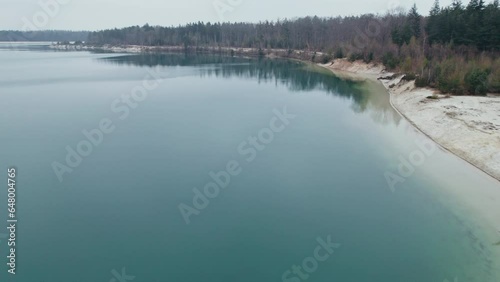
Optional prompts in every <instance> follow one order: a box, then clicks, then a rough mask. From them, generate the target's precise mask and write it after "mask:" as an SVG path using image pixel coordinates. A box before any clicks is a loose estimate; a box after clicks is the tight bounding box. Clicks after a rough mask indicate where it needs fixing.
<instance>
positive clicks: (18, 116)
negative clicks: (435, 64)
mask: <svg viewBox="0 0 500 282" xmlns="http://www.w3.org/2000/svg"><path fill="white" fill-rule="evenodd" d="M0 62H1V68H0V95H1V102H0V104H1V105H2V109H1V111H0V115H1V118H0V130H1V132H2V134H0V144H1V147H0V160H1V162H0V163H1V170H2V171H4V176H2V179H3V180H2V181H4V183H6V179H7V169H8V168H10V167H15V168H16V169H17V175H16V181H17V182H16V187H17V196H16V200H17V201H16V204H17V205H16V209H17V218H18V223H17V238H16V240H17V241H16V248H17V253H16V275H15V276H13V275H11V274H8V273H7V268H8V266H7V265H6V262H7V259H6V258H5V257H6V256H7V255H8V250H9V247H8V246H7V242H6V238H5V235H6V234H4V237H0V240H1V241H2V242H1V243H0V253H1V254H2V256H4V259H3V260H4V263H3V264H2V265H1V267H0V280H2V281H22V282H24V281H26V282H34V281H47V282H48V281H52V282H58V281H78V282H96V281H106V282H107V281H147V282H157V281H158V282H160V281H179V282H195V281H196V282H197V281H200V282H212V281H214V282H215V281H217V282H235V281H239V282H255V281H261V282H265V281H290V282H299V281H305V280H308V281H342V282H349V281H352V282H363V281H366V282H374V281H375V282H378V281H380V282H402V281H405V282H423V281H425V282H443V281H450V282H454V281H460V282H462V281H478V282H488V281H498V276H497V275H498V259H497V257H496V256H495V253H494V251H493V250H494V247H493V246H492V242H491V241H490V239H489V237H488V236H489V235H488V231H487V230H486V229H485V228H483V227H484V224H483V223H482V222H481V217H480V216H479V215H476V214H474V213H473V212H472V211H471V210H469V208H468V207H467V205H466V204H465V202H464V201H463V199H461V198H460V197H458V196H456V197H455V196H454V195H453V194H452V193H449V190H450V187H452V188H454V187H456V188H457V190H458V188H469V187H470V188H471V189H472V188H473V187H479V186H491V187H495V186H498V182H496V181H494V180H492V179H491V178H490V177H488V176H486V175H485V174H484V173H482V172H481V171H479V170H477V169H475V168H474V167H472V166H471V165H469V164H468V163H466V162H465V161H463V160H461V159H459V158H457V157H455V156H453V155H451V154H449V153H448V152H445V151H444V150H442V149H440V148H439V147H433V145H432V143H430V141H429V140H428V139H426V137H425V136H423V135H422V134H420V133H419V132H417V131H415V130H414V129H413V128H412V127H411V126H410V125H409V123H408V122H406V121H405V120H404V119H403V118H401V116H400V115H399V114H398V113H396V112H395V111H394V110H393V109H392V107H391V106H390V103H389V95H388V94H387V92H386V90H385V89H384V88H383V87H382V86H381V85H380V84H379V83H377V82H373V81H369V80H366V81H350V80H345V79H341V78H339V77H336V76H334V75H333V74H332V73H330V72H329V71H327V70H324V69H322V68H319V67H316V66H313V65H308V64H305V63H301V62H297V61H288V60H282V59H274V60H271V59H263V58H261V59H258V58H237V57H234V58H231V57H224V56H219V55H185V54H142V55H139V54H109V53H91V52H86V51H85V52H62V51H53V50H49V49H47V48H46V46H45V44H33V43H32V44H7V43H2V44H0ZM3 190H4V192H2V193H1V194H0V198H1V199H3V200H2V202H1V205H0V208H1V210H2V213H1V214H2V215H3V218H5V219H7V216H6V212H7V201H6V197H7V191H6V190H7V188H6V186H4V189H3ZM3 224H5V226H7V223H6V221H5V223H3ZM2 229H3V230H4V231H5V230H6V229H5V228H2ZM4 233H7V232H6V231H5V232H4ZM455 279H456V280H455Z"/></svg>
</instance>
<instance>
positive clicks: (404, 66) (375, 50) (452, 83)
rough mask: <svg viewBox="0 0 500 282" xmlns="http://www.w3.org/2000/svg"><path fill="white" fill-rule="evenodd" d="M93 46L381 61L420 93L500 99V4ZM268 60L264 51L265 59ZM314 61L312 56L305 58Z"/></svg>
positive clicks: (133, 33)
mask: <svg viewBox="0 0 500 282" xmlns="http://www.w3.org/2000/svg"><path fill="white" fill-rule="evenodd" d="M87 41H88V43H89V44H93V45H103V44H112V45H147V46H184V48H186V49H188V48H198V47H234V48H254V49H258V50H267V49H284V50H290V51H289V54H290V53H292V50H303V51H308V52H318V55H316V53H314V55H312V56H311V58H308V59H310V60H312V61H315V62H323V63H326V62H329V61H331V60H333V59H334V58H348V59H349V60H351V61H355V60H363V61H365V62H372V61H375V62H382V63H383V64H384V65H385V66H386V67H387V68H388V69H390V70H394V71H399V72H403V73H406V74H407V75H408V77H414V78H415V79H416V84H417V86H421V87H423V86H431V87H435V88H437V89H439V90H440V91H441V92H443V93H452V94H471V95H484V94H486V93H487V92H492V93H499V92H500V58H499V57H500V56H498V55H499V52H500V8H499V1H498V0H494V1H493V2H491V3H488V4H486V3H485V1H483V0H471V1H470V2H469V3H467V4H464V3H462V2H461V1H458V0H455V1H454V2H453V3H452V4H451V5H450V6H446V7H441V6H440V4H439V1H438V0H436V1H435V3H434V6H433V7H432V9H431V11H429V12H428V15H427V16H423V15H421V14H420V13H419V11H418V8H417V6H416V5H414V6H413V7H412V8H411V9H410V10H409V11H404V10H402V9H395V10H392V11H389V12H387V13H386V14H385V15H374V14H366V15H361V16H349V17H332V18H319V17H303V18H296V19H281V20H277V21H265V22H259V23H229V22H226V23H204V22H197V23H190V24H187V25H181V26H171V27H162V26H150V25H148V24H146V25H144V26H142V27H141V26H132V27H127V28H122V29H110V30H102V31H97V32H91V33H89V36H88V40H87ZM262 53H263V52H262ZM308 54H309V53H308Z"/></svg>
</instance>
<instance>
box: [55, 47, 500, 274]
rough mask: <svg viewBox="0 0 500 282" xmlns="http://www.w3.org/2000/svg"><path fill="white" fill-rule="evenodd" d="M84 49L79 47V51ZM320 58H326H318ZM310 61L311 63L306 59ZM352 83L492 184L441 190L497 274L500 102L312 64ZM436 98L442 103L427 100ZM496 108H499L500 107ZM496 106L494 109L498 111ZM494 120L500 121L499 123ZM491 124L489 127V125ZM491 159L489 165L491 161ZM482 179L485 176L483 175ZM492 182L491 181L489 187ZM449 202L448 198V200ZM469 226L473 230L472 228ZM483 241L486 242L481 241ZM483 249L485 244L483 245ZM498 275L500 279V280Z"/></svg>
mask: <svg viewBox="0 0 500 282" xmlns="http://www.w3.org/2000/svg"><path fill="white" fill-rule="evenodd" d="M69 47H70V48H68V46H64V45H60V46H53V47H52V48H55V49H63V50H82V51H92V50H104V51H110V52H115V53H148V52H151V53H154V52H183V51H185V50H186V49H184V48H183V47H180V46H172V47H165V48H158V47H151V46H149V47H148V46H106V47H105V48H103V47H92V46H84V48H83V49H82V48H80V49H76V48H72V47H73V46H69ZM80 47H81V46H80ZM188 51H191V52H200V53H203V52H206V53H216V52H218V53H221V54H225V55H229V54H231V55H233V54H234V55H235V56H240V57H241V56H247V57H250V56H253V57H256V56H266V57H268V58H284V59H296V60H300V61H302V62H306V63H308V64H311V63H312V62H311V60H310V59H311V56H312V54H313V53H312V52H307V51H303V52H302V51H292V52H291V53H290V52H289V51H288V50H264V51H263V53H264V54H262V53H261V52H262V51H261V50H257V49H251V48H190V49H188ZM315 55H316V56H322V55H323V54H322V53H319V52H317V53H315ZM307 58H309V59H307ZM314 65H318V66H320V67H323V68H325V69H327V70H329V71H332V72H333V73H334V74H335V75H337V76H339V77H341V78H345V79H351V80H365V79H368V80H372V81H376V82H377V83H381V84H382V85H383V86H384V88H385V89H386V91H387V92H388V94H389V102H390V105H391V107H392V108H393V109H394V110H395V111H396V112H397V113H398V114H399V115H400V116H401V117H403V118H404V120H406V121H407V122H408V123H409V124H411V125H412V127H413V128H415V129H416V130H417V131H418V132H420V133H422V134H423V135H425V136H427V137H428V138H430V139H431V140H432V141H433V142H434V143H435V144H436V145H437V146H438V147H440V148H442V149H444V150H445V151H447V152H449V153H451V154H452V156H453V157H456V158H460V159H461V160H465V161H466V162H467V163H468V164H470V165H471V166H473V167H474V168H472V167H471V169H479V170H481V171H482V172H483V173H481V175H482V174H484V177H487V178H488V179H490V180H491V183H492V184H491V185H486V186H487V187H451V186H450V185H448V186H447V185H442V186H443V187H442V188H443V189H439V191H437V192H438V193H440V194H441V193H443V194H446V197H448V195H450V196H451V197H449V202H447V204H450V203H451V204H452V205H453V207H455V205H456V207H457V209H454V210H453V212H454V213H455V214H460V217H459V218H465V217H467V220H469V218H470V219H472V220H471V222H472V223H473V225H471V226H473V227H471V230H474V231H476V230H477V232H478V233H480V234H481V239H484V238H486V239H484V240H482V241H484V242H487V243H491V245H486V244H485V248H486V249H487V250H488V251H491V252H492V253H493V255H492V257H493V258H494V260H493V261H494V262H495V263H494V267H495V270H496V271H498V272H499V273H500V245H498V244H499V243H500V242H499V241H500V205H498V202H496V200H497V199H500V185H499V181H500V97H479V96H451V97H447V96H446V95H439V94H436V91H435V90H433V89H430V88H416V87H415V84H414V81H407V80H404V79H403V77H404V75H397V74H394V73H391V72H386V71H385V67H384V66H383V65H381V64H366V63H364V62H360V61H357V62H349V61H348V60H347V59H337V60H334V61H333V62H332V63H327V64H314ZM434 95H437V98H439V99H429V98H427V97H429V96H434ZM496 103H498V104H496ZM495 105H496V109H495ZM495 118H496V120H495ZM489 123H491V124H492V125H491V124H489ZM488 157H490V159H491V160H490V161H487V159H488ZM481 177H482V176H481ZM488 183H489V182H488ZM447 200H448V199H447ZM469 227H470V226H469ZM483 236H484V237H483ZM481 247H483V245H481ZM499 276H500V275H499Z"/></svg>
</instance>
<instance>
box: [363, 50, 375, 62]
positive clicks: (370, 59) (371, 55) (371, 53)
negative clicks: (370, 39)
mask: <svg viewBox="0 0 500 282" xmlns="http://www.w3.org/2000/svg"><path fill="white" fill-rule="evenodd" d="M373 57H374V55H373V52H370V53H368V55H367V56H366V57H365V58H364V61H365V63H371V61H373Z"/></svg>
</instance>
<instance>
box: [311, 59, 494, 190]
mask: <svg viewBox="0 0 500 282" xmlns="http://www.w3.org/2000/svg"><path fill="white" fill-rule="evenodd" d="M321 66H323V67H325V68H328V69H330V70H332V71H334V72H335V73H336V74H339V75H341V76H344V77H345V76H349V74H351V75H352V74H354V75H358V76H359V75H361V76H362V77H364V78H370V79H378V80H380V81H381V82H382V84H383V85H384V86H385V88H386V89H387V90H388V92H389V94H390V97H391V104H392V106H393V107H394V108H395V110H397V111H398V112H399V113H400V114H401V115H402V116H404V117H405V118H406V119H407V120H408V121H409V122H410V123H412V124H413V125H414V126H415V127H416V128H418V129H419V130H420V131H421V132H423V133H424V134H426V135H427V136H429V137H430V138H431V139H433V140H434V141H435V142H436V143H438V144H439V145H441V146H442V147H443V148H445V149H446V150H448V151H450V152H452V153H453V154H455V155H457V156H459V157H460V158H462V159H464V160H465V161H467V162H469V163H471V164H472V165H474V166H476V167H477V168H479V169H481V170H482V171H484V172H486V173H487V174H489V175H490V176H492V177H494V178H495V179H497V180H499V181H500V96H491V95H489V96H486V97H484V96H447V95H442V94H439V93H438V92H437V91H435V90H433V89H430V88H417V87H415V82H414V81H407V80H404V79H403V78H404V76H403V75H399V76H397V75H394V74H393V73H390V72H386V71H385V70H384V67H383V66H382V65H377V64H365V63H363V62H353V63H351V62H349V61H347V60H345V59H342V60H335V61H334V62H333V63H332V64H324V65H323V64H322V65H321ZM429 97H432V98H429Z"/></svg>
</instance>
